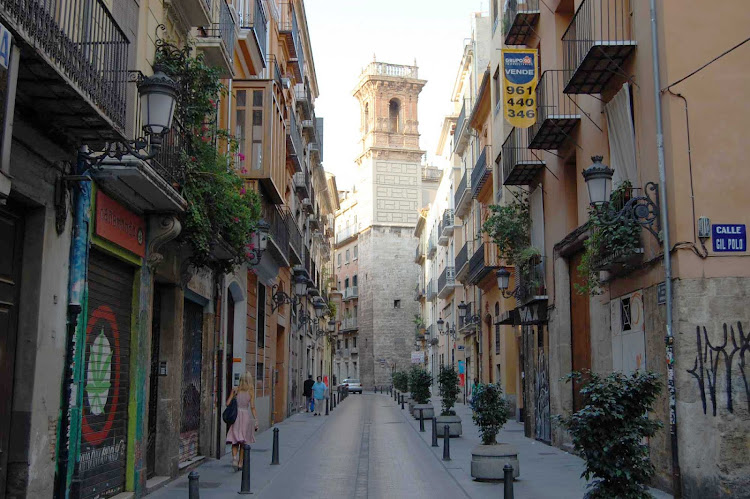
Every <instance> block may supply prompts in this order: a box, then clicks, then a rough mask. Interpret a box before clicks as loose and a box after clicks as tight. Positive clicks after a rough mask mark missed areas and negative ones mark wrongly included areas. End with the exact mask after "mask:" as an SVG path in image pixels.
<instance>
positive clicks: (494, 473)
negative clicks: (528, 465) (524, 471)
mask: <svg viewBox="0 0 750 499" xmlns="http://www.w3.org/2000/svg"><path fill="white" fill-rule="evenodd" d="M506 464H510V465H511V466H513V478H518V476H519V475H520V474H521V470H520V468H519V466H520V465H519V463H518V450H517V449H516V448H515V447H514V446H512V445H510V444H495V445H480V446H479V447H475V448H474V450H472V451H471V476H472V477H474V478H475V479H477V480H478V481H482V480H502V479H503V467H504V466H505V465H506Z"/></svg>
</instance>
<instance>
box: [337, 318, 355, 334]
mask: <svg viewBox="0 0 750 499" xmlns="http://www.w3.org/2000/svg"><path fill="white" fill-rule="evenodd" d="M358 327H359V325H358V324H357V318H356V317H345V318H343V319H342V320H341V331H342V332H343V331H353V330H355V329H357V328H358Z"/></svg>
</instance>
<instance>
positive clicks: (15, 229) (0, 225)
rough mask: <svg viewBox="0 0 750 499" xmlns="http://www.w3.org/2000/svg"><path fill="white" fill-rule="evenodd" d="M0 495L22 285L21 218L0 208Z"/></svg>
mask: <svg viewBox="0 0 750 499" xmlns="http://www.w3.org/2000/svg"><path fill="white" fill-rule="evenodd" d="M0 234H1V235H2V236H0V497H5V479H6V477H7V470H8V445H9V441H10V418H11V411H12V405H13V369H14V365H15V357H16V332H17V327H18V296H19V294H18V293H19V290H20V288H21V286H20V284H21V249H22V242H23V241H22V240H23V219H22V218H21V217H20V216H17V215H16V214H14V213H12V212H9V211H6V210H4V209H2V208H1V207H0Z"/></svg>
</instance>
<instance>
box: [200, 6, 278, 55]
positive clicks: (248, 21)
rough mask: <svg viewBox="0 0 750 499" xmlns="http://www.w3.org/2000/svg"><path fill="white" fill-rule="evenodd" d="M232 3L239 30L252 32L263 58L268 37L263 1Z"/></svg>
mask: <svg viewBox="0 0 750 499" xmlns="http://www.w3.org/2000/svg"><path fill="white" fill-rule="evenodd" d="M207 1H210V0H207ZM234 1H235V3H234V8H235V10H236V11H237V17H238V20H239V27H240V29H250V30H252V31H253V33H254V36H255V41H256V43H257V44H258V49H259V51H260V54H261V57H265V54H266V51H267V50H266V38H267V35H268V28H267V25H266V22H267V21H268V17H267V16H266V12H265V9H264V8H263V0H234Z"/></svg>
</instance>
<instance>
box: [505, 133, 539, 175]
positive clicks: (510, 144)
mask: <svg viewBox="0 0 750 499" xmlns="http://www.w3.org/2000/svg"><path fill="white" fill-rule="evenodd" d="M528 143H529V132H528V130H527V129H523V128H513V129H512V130H511V131H510V133H509V134H508V137H507V138H506V139H505V142H504V143H503V185H529V184H531V182H532V181H533V180H534V177H536V175H537V173H539V171H540V170H542V169H543V168H544V165H545V162H544V161H543V160H542V159H541V158H540V157H539V156H537V155H536V153H534V151H533V150H531V149H529V148H528V147H527V145H528Z"/></svg>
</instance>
